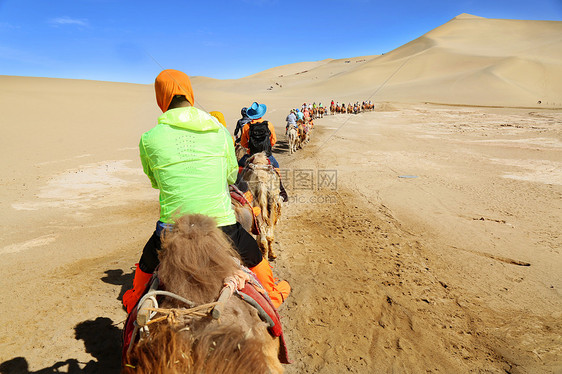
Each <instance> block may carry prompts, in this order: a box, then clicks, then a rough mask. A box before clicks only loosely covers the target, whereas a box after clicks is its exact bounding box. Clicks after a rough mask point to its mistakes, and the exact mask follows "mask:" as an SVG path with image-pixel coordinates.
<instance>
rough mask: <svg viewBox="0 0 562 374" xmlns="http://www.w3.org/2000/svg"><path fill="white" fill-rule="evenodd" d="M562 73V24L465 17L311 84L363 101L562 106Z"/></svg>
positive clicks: (324, 90) (454, 19)
mask: <svg viewBox="0 0 562 374" xmlns="http://www.w3.org/2000/svg"><path fill="white" fill-rule="evenodd" d="M561 72H562V22H556V21H522V20H504V19H486V18H482V17H477V16H472V15H468V14H461V15H459V16H457V17H455V18H453V19H452V20H451V21H449V22H447V23H445V24H444V25H441V26H439V27H437V28H435V29H433V30H431V31H429V32H427V33H425V34H424V35H422V36H420V37H419V38H417V39H415V40H413V41H411V42H409V43H406V44H404V45H402V46H400V47H398V48H396V49H394V50H392V51H391V52H389V53H386V54H384V55H382V56H380V57H379V58H376V59H372V60H370V61H368V62H366V63H365V64H363V65H361V66H356V67H354V68H353V69H350V70H348V71H345V72H342V73H340V74H339V75H337V76H334V77H330V78H328V81H327V82H324V83H323V84H317V83H315V82H312V85H313V86H314V89H315V90H322V91H323V92H327V91H329V89H330V88H331V87H337V88H338V89H341V88H344V87H353V91H351V90H349V94H351V95H349V96H352V95H355V96H356V100H362V99H363V98H364V97H365V96H369V97H370V96H372V95H373V94H374V93H375V92H376V95H375V97H374V98H375V100H379V101H380V100H383V101H404V102H423V101H432V102H437V103H444V104H464V105H478V106H482V105H483V106H512V107H542V108H544V107H548V108H560V107H562V89H561V87H562V73H561ZM390 78H391V79H390ZM470 79H472V80H473V82H470ZM460 81H462V82H463V83H464V84H463V85H461V84H459V82H460ZM474 82H478V84H473V83H474ZM467 89H470V90H467Z"/></svg>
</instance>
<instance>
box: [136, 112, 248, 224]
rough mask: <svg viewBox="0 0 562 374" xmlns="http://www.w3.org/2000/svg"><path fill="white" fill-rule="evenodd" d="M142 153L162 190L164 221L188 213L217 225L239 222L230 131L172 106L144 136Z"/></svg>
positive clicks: (211, 119)
mask: <svg viewBox="0 0 562 374" xmlns="http://www.w3.org/2000/svg"><path fill="white" fill-rule="evenodd" d="M139 148H140V158H141V162H142V167H143V169H144V172H145V174H146V175H147V176H148V178H149V179H150V182H151V183H152V187H154V188H157V189H159V190H160V221H162V222H164V223H173V222H174V218H175V217H177V216H179V215H184V214H204V215H207V216H210V217H213V218H214V219H215V220H216V221H217V226H227V225H232V224H235V223H236V216H235V215H234V210H233V209H232V207H231V205H230V204H231V202H230V192H229V190H228V185H229V184H233V183H234V182H235V181H236V176H237V173H238V163H237V161H236V156H235V154H234V144H233V141H232V138H231V136H230V134H229V133H228V130H227V129H226V128H225V127H224V126H223V125H221V124H220V123H219V122H218V121H217V120H216V119H215V118H214V117H212V116H211V115H210V114H208V113H206V112H204V111H202V110H200V109H197V108H194V107H186V108H176V109H171V110H168V111H167V112H165V113H163V114H162V115H161V116H160V117H159V118H158V125H156V126H155V127H153V128H152V129H151V130H149V131H147V132H145V133H144V134H143V135H142V136H141V140H140V144H139Z"/></svg>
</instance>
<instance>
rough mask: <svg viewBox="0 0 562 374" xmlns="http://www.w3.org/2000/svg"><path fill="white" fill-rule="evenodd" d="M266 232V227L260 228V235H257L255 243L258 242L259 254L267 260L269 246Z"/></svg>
mask: <svg viewBox="0 0 562 374" xmlns="http://www.w3.org/2000/svg"><path fill="white" fill-rule="evenodd" d="M267 230H268V227H267V226H260V233H259V235H258V237H257V238H256V239H257V242H258V246H259V247H260V249H261V253H262V256H263V257H264V258H268V257H269V245H268V242H267Z"/></svg>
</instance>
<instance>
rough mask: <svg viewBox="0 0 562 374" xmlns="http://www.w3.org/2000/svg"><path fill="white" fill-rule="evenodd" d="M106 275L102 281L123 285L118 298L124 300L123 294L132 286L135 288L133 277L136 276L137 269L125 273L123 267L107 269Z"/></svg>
mask: <svg viewBox="0 0 562 374" xmlns="http://www.w3.org/2000/svg"><path fill="white" fill-rule="evenodd" d="M105 274H107V275H106V276H105V277H102V278H101V281H102V282H104V283H108V284H114V285H116V286H121V291H119V296H118V297H117V300H123V294H124V293H125V291H127V290H128V289H130V288H133V278H134V276H135V271H134V270H133V271H131V272H130V273H128V274H125V273H124V272H123V270H122V269H115V270H106V271H105Z"/></svg>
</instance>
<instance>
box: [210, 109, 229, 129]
mask: <svg viewBox="0 0 562 374" xmlns="http://www.w3.org/2000/svg"><path fill="white" fill-rule="evenodd" d="M209 114H210V115H212V116H213V117H215V118H216V119H218V120H219V122H220V123H222V125H223V126H224V127H226V121H225V120H224V115H223V114H222V113H221V112H217V111H213V112H209Z"/></svg>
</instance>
